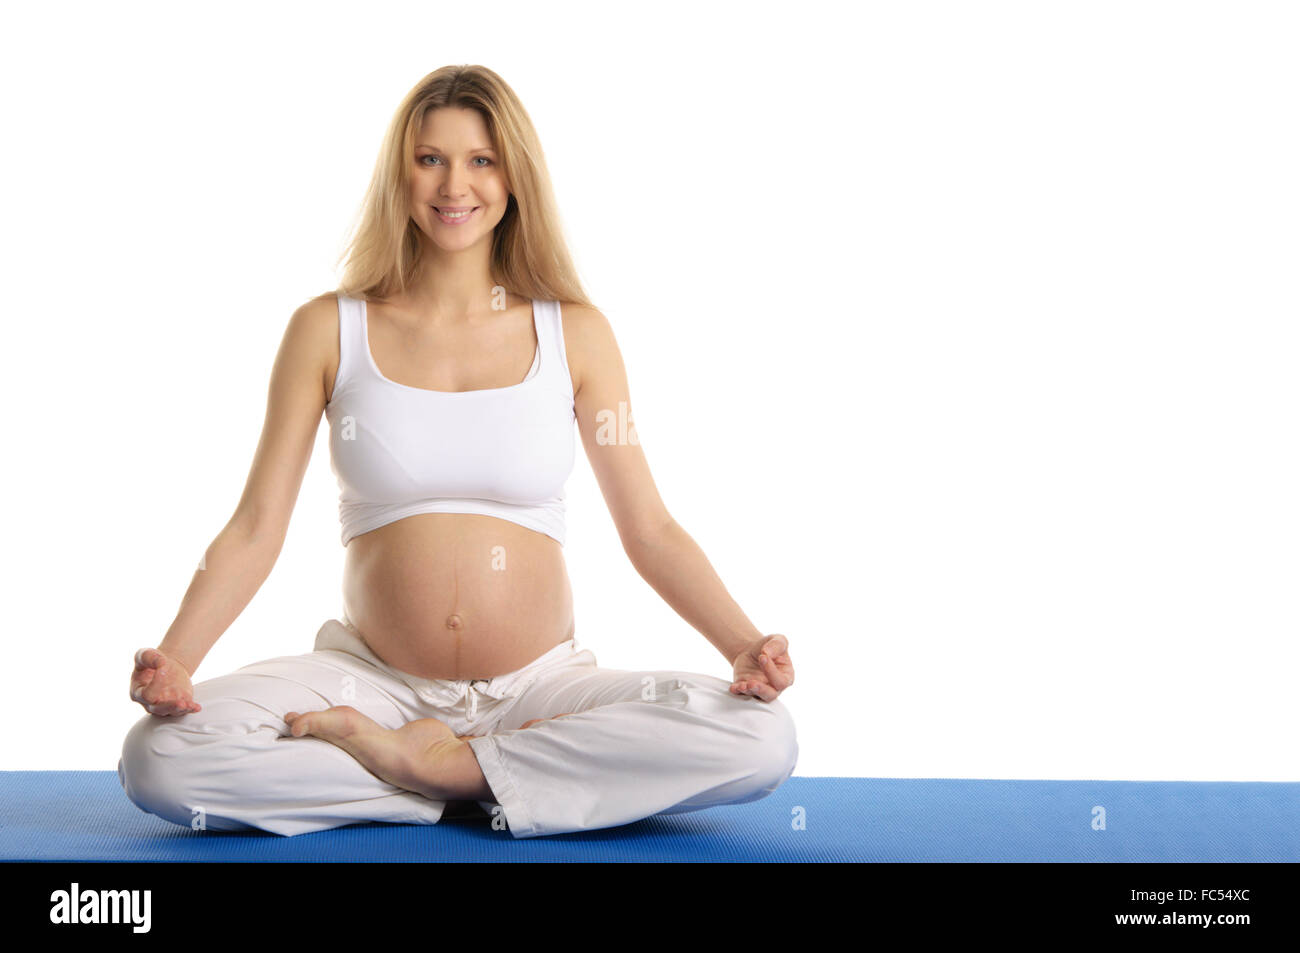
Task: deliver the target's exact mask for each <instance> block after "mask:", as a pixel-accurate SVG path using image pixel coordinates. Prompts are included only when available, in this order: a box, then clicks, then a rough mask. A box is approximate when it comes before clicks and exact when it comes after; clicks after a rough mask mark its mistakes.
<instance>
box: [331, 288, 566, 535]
mask: <svg viewBox="0 0 1300 953" xmlns="http://www.w3.org/2000/svg"><path fill="white" fill-rule="evenodd" d="M338 305H339V369H338V374H337V375H336V376H335V379H334V391H333V393H332V394H331V395H330V400H329V403H328V404H326V405H325V416H326V418H327V419H328V421H329V425H330V469H332V470H333V471H334V475H335V477H337V479H338V484H339V521H340V522H341V523H342V526H343V533H342V538H343V545H344V546H346V545H347V544H348V543H349V542H350V541H351V540H352V538H353V537H355V536H358V535H360V534H361V533H368V532H370V530H372V529H378V528H379V527H381V526H384V525H385V524H387V523H391V522H393V521H395V520H400V519H403V518H404V517H407V516H413V515H415V514H416V513H479V514H482V515H484V516H495V517H497V518H499V519H504V520H509V521H511V522H512V523H518V524H519V525H520V526H526V527H528V528H529V529H532V530H536V531H537V532H539V533H545V534H546V535H548V536H550V537H552V538H553V539H555V540H556V541H558V542H559V543H560V545H564V484H565V482H566V481H567V479H568V477H569V473H570V472H571V471H572V470H573V459H574V445H575V444H574V437H573V423H574V420H575V415H574V409H573V381H572V379H571V378H570V376H569V364H568V359H567V356H566V354H565V350H564V329H563V326H562V325H561V323H560V303H559V302H558V301H537V300H534V301H533V326H534V328H535V329H536V331H537V353H536V356H535V357H534V359H533V366H532V369H531V370H530V371H529V372H528V376H527V377H525V378H524V380H523V381H521V382H520V383H518V384H513V385H511V386H509V387H492V388H486V389H482V390H467V391H440V390H426V389H424V388H421V387H410V386H408V385H406V384H399V383H397V382H396V381H391V380H389V379H388V378H386V377H384V376H383V374H381V373H380V372H379V368H378V366H376V364H375V360H374V357H373V355H372V354H371V353H370V344H369V336H368V334H367V332H366V304H365V302H364V301H362V300H360V299H357V298H350V297H347V296H346V295H338Z"/></svg>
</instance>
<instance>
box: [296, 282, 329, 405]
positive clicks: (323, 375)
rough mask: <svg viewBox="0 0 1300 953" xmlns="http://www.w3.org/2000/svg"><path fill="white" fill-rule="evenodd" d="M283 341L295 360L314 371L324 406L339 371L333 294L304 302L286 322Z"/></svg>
mask: <svg viewBox="0 0 1300 953" xmlns="http://www.w3.org/2000/svg"><path fill="white" fill-rule="evenodd" d="M285 337H286V340H289V341H292V346H293V348H294V349H295V350H296V351H298V352H299V353H298V360H301V361H303V362H305V363H310V365H311V366H312V367H313V368H315V369H316V372H317V376H318V378H319V380H320V382H321V388H322V393H323V395H324V397H325V400H326V402H328V401H329V399H330V395H331V393H332V391H333V390H334V380H335V378H336V377H337V376H338V367H339V303H338V295H337V293H335V292H333V291H327V292H325V293H324V294H320V295H317V296H316V297H314V298H312V299H310V300H309V301H305V302H304V303H303V304H301V305H300V306H299V307H298V309H297V310H296V311H294V313H293V315H292V316H291V317H290V318H289V328H288V330H287V331H286V334H285Z"/></svg>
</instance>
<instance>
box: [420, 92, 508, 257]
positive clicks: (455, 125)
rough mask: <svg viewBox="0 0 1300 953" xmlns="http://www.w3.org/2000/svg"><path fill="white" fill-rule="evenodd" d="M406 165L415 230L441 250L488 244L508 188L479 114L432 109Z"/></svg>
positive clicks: (499, 216)
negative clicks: (409, 165)
mask: <svg viewBox="0 0 1300 953" xmlns="http://www.w3.org/2000/svg"><path fill="white" fill-rule="evenodd" d="M412 161H413V162H414V166H413V167H412V169H411V218H412V219H413V220H414V221H415V224H416V225H418V226H419V228H420V231H422V232H424V234H425V235H426V236H427V237H428V238H429V240H430V241H432V242H433V243H434V244H435V245H437V246H438V247H439V248H442V249H444V250H446V251H458V250H460V249H463V248H468V247H470V246H471V245H473V244H475V243H476V242H479V241H482V240H483V239H489V240H490V239H491V236H492V229H493V228H495V227H496V225H497V223H498V222H500V221H501V219H502V217H504V215H505V213H506V203H507V200H508V199H509V197H510V190H509V189H508V188H506V180H505V176H504V175H503V174H502V172H501V169H500V165H499V162H500V157H499V156H498V155H497V153H496V151H495V150H494V149H493V148H492V138H491V137H490V136H489V135H488V130H487V124H486V123H485V122H484V121H483V117H482V115H480V114H479V113H478V112H477V111H475V110H473V109H457V108H450V107H449V108H445V109H435V110H433V111H432V112H430V113H429V114H428V115H426V116H425V117H424V123H423V124H422V125H421V126H420V129H419V131H418V132H417V133H416V136H415V155H414V157H413V159H412ZM462 212H463V213H467V214H461V213H462ZM448 213H450V217H449V216H448Z"/></svg>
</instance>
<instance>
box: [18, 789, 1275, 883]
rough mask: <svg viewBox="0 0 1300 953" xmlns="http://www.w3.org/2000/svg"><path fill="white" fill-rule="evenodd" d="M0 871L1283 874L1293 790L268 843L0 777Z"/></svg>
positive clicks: (955, 795)
mask: <svg viewBox="0 0 1300 953" xmlns="http://www.w3.org/2000/svg"><path fill="white" fill-rule="evenodd" d="M1097 808H1101V809H1103V811H1104V824H1105V826H1104V828H1103V827H1100V826H1095V825H1097V821H1098V820H1099V819H1101V818H1102V817H1103V814H1102V813H1101V812H1098V811H1097V810H1096V809H1097ZM0 860H4V861H74V862H75V861H96V862H103V861H108V862H134V863H138V862H150V861H169V862H170V861H196V862H204V863H210V862H221V861H240V862H248V861H277V862H283V861H341V862H358V861H361V862H377V861H403V862H410V861H424V860H432V861H470V862H473V861H801V862H802V861H823V862H824V861H908V862H916V861H1030V862H1036V861H1048V862H1052V861H1069V862H1074V861H1140V862H1216V861H1221V862H1237V863H1240V862H1253V861H1297V860H1300V783H1293V782H1285V783H1284V782H1238V781H1016V780H967V779H942V778H941V779H932V778H826V777H791V778H790V779H789V780H787V781H786V782H785V783H784V784H783V785H781V787H780V788H778V789H777V790H776V792H775V793H773V794H771V795H769V796H768V797H766V798H764V799H762V800H760V801H752V802H750V803H748V804H738V805H731V806H724V807H714V808H709V809H706V810H703V811H696V812H692V813H688V814H671V815H658V816H655V817H649V818H646V819H644V820H641V821H637V822H636V823H634V824H627V825H624V826H622V827H614V828H606V829H603V830H595V831H590V832H581V833H571V834H556V835H552V836H549V837H536V838H522V839H516V838H514V837H512V836H511V835H510V834H509V832H508V831H504V830H493V829H492V826H491V823H490V821H489V820H488V819H487V818H464V819H454V820H452V819H449V820H446V821H443V822H442V823H440V824H433V825H395V824H374V823H372V824H353V825H350V826H348V827H340V828H336V829H334V830H330V831H322V832H320V833H316V834H301V835H298V836H296V837H280V836H278V835H275V834H264V833H260V832H244V833H225V832H220V831H192V830H189V829H188V828H183V827H179V826H177V825H174V824H171V823H169V822H167V821H164V820H162V819H160V818H157V817H154V816H153V815H150V814H146V813H144V812H143V811H141V810H140V809H139V808H137V807H136V806H135V805H134V804H132V803H131V802H130V801H129V800H127V797H126V795H125V793H124V792H123V791H122V788H121V786H120V785H119V784H118V780H117V774H116V773H115V772H114V771H3V772H0Z"/></svg>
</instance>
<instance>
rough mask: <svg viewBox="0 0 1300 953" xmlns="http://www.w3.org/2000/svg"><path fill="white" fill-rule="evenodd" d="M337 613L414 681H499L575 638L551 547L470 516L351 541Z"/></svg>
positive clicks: (424, 517) (540, 538)
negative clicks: (485, 679)
mask: <svg viewBox="0 0 1300 953" xmlns="http://www.w3.org/2000/svg"><path fill="white" fill-rule="evenodd" d="M343 609H344V613H345V615H346V619H345V621H348V622H350V623H351V624H352V626H353V627H354V628H355V629H356V630H357V632H358V634H360V636H361V637H362V639H364V640H365V642H366V644H367V645H368V646H369V647H370V650H371V651H372V652H374V653H375V654H376V655H377V656H379V657H380V658H381V659H383V660H384V661H385V662H386V663H387V664H389V665H391V666H392V667H393V668H396V669H399V670H401V671H403V672H407V673H409V674H411V675H417V676H420V677H421V678H449V679H480V678H492V677H494V676H497V675H503V674H505V673H506V672H513V671H514V670H516V669H518V668H522V667H523V666H525V665H527V664H528V663H529V662H531V661H533V660H534V659H536V658H537V657H538V656H540V655H542V654H544V653H545V652H547V651H548V650H549V649H551V648H554V647H555V646H557V645H559V644H560V643H561V642H564V641H565V640H566V639H570V638H572V637H573V634H574V617H573V591H572V589H571V588H570V585H569V576H568V572H567V570H566V569H565V565H564V555H563V551H562V549H561V547H560V544H559V543H558V542H556V541H555V540H554V539H552V538H551V537H549V536H547V535H546V534H544V533H538V532H535V531H533V530H530V529H528V528H526V527H524V526H520V525H518V524H517V523H511V522H509V521H508V520H501V519H497V518H495V517H491V516H479V515H477V514H464V513H421V514H418V515H416V516H409V517H406V518H405V519H400V520H397V521H396V522H393V523H389V524H388V525H386V526H381V527H379V529H376V530H372V531H371V532H369V533H363V534H361V535H360V536H357V537H355V538H354V539H353V540H352V541H351V542H350V543H349V544H348V548H347V556H346V562H345V565H344V571H343Z"/></svg>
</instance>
